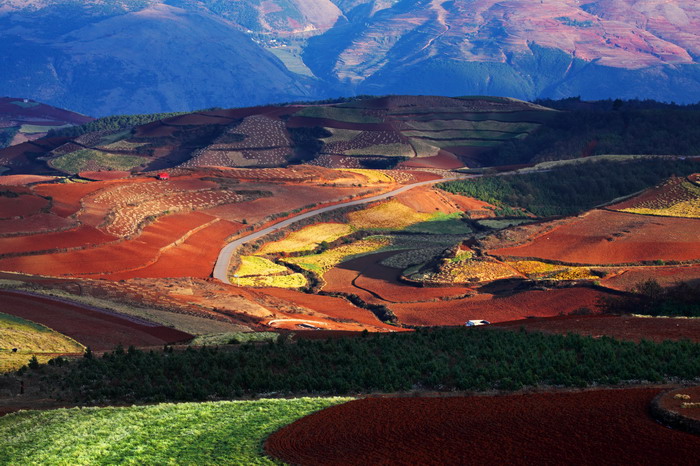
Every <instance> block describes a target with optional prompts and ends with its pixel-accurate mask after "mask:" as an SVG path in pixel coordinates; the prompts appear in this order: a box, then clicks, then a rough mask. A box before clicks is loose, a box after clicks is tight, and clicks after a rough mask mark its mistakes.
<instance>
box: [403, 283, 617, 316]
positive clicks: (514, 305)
mask: <svg viewBox="0 0 700 466" xmlns="http://www.w3.org/2000/svg"><path fill="white" fill-rule="evenodd" d="M604 296H608V294H607V293H603V292H601V291H596V290H593V289H591V288H564V289H559V290H549V291H524V292H522V293H517V294H514V295H512V296H508V297H504V298H494V297H493V296H491V295H487V294H481V295H478V296H475V297H473V298H464V299H457V300H453V301H442V302H434V303H411V304H391V306H390V307H391V310H392V311H394V314H396V316H397V317H398V318H399V322H401V323H405V324H410V325H464V323H465V322H466V321H467V320H476V319H484V320H488V321H489V322H506V321H509V320H518V319H525V318H527V317H553V316H557V315H559V314H560V313H564V314H568V313H570V312H572V311H574V310H576V309H578V308H581V307H587V308H589V309H595V305H596V302H597V300H598V298H601V297H604Z"/></svg>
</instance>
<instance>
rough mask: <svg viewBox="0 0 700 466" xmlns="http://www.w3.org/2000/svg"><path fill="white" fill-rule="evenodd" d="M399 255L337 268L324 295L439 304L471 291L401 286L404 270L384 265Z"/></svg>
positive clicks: (374, 256)
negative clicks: (344, 295)
mask: <svg viewBox="0 0 700 466" xmlns="http://www.w3.org/2000/svg"><path fill="white" fill-rule="evenodd" d="M396 253H397V252H396V251H391V252H382V253H378V254H370V255H367V256H362V257H358V258H357V259H352V260H349V261H347V262H343V263H341V264H339V265H337V266H336V267H334V268H333V269H331V270H329V271H328V272H326V273H325V275H324V276H323V278H324V280H325V281H326V286H325V287H324V288H323V289H324V291H339V292H343V293H355V294H358V295H360V297H362V298H363V299H365V300H367V301H370V302H381V301H386V302H390V303H393V302H420V301H431V300H432V301H439V300H441V299H443V298H450V297H456V296H462V295H464V294H466V293H468V292H470V291H471V289H470V288H465V287H445V288H421V287H415V286H411V285H409V284H406V283H403V282H401V281H400V280H399V277H400V276H401V270H400V269H395V268H392V267H387V266H385V265H382V264H381V263H380V262H381V261H383V260H384V259H386V258H388V257H391V256H393V255H395V254H396Z"/></svg>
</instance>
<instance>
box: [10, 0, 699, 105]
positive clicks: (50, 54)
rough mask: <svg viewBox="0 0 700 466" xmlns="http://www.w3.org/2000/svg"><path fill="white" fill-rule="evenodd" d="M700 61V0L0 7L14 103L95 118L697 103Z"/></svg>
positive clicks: (148, 0)
mask: <svg viewBox="0 0 700 466" xmlns="http://www.w3.org/2000/svg"><path fill="white" fill-rule="evenodd" d="M698 57H700V5H698V4H697V3H696V2H692V1H690V0H674V1H665V0H594V1H591V2H588V3H584V4H582V3H581V2H579V1H578V0H541V1H540V2H530V1H525V0H508V1H500V2H499V1H496V0H454V1H444V0H432V1H425V0H404V1H401V2H396V1H394V0H386V1H367V0H334V1H331V0H313V1H302V0H270V1H262V0H242V1H240V2H221V1H218V0H202V1H195V0H166V1H159V0H130V1H121V2H118V3H114V2H108V1H104V0H88V1H85V2H78V1H75V0H0V59H1V60H2V61H3V62H4V63H9V64H11V65H10V66H7V67H4V69H2V70H0V95H3V94H5V95H25V96H29V97H31V98H35V99H38V100H42V101H46V102H49V103H51V104H53V105H58V106H61V107H66V108H71V109H74V110H77V111H81V112H83V113H88V114H92V115H96V116H99V115H104V114H114V113H141V112H161V111H176V110H192V109H196V108H205V107H211V106H245V105H256V104H264V103H270V102H279V101H293V100H295V99H313V98H321V97H327V96H338V95H353V94H358V93H365V94H436V95H465V94H490V95H494V94H495V95H509V96H513V97H517V98H523V99H535V98H539V97H552V98H561V97H566V96H572V95H581V96H582V97H584V98H587V99H601V98H609V97H612V98H615V97H622V98H636V97H639V98H653V99H657V100H663V101H672V100H673V101H677V102H695V101H698V100H700V64H698ZM232 91H233V92H232Z"/></svg>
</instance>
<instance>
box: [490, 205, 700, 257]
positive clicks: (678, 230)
mask: <svg viewBox="0 0 700 466" xmlns="http://www.w3.org/2000/svg"><path fill="white" fill-rule="evenodd" d="M699 231H700V220H699V219H690V218H669V217H652V216H645V215H635V214H628V213H622V212H610V211H605V210H593V211H591V212H589V213H587V214H584V215H583V216H581V217H576V218H573V219H570V220H569V221H568V222H566V223H564V224H563V225H561V226H559V227H557V228H554V229H553V230H551V231H549V232H547V233H545V234H544V235H541V236H539V237H535V238H533V239H531V240H530V241H529V242H528V243H527V244H525V245H523V246H518V247H512V248H502V249H494V250H491V251H489V252H490V253H491V254H494V255H498V256H515V257H534V258H540V259H548V260H559V261H564V262H571V263H577V264H601V265H602V264H622V263H634V262H641V261H654V260H664V261H672V260H673V261H690V260H697V259H700V234H698V232H699Z"/></svg>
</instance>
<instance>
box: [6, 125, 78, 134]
mask: <svg viewBox="0 0 700 466" xmlns="http://www.w3.org/2000/svg"><path fill="white" fill-rule="evenodd" d="M71 126H73V125H59V126H42V125H22V126H21V127H20V128H19V132H20V133H25V134H35V133H48V132H49V131H51V130H52V129H63V128H70V127H71Z"/></svg>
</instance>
